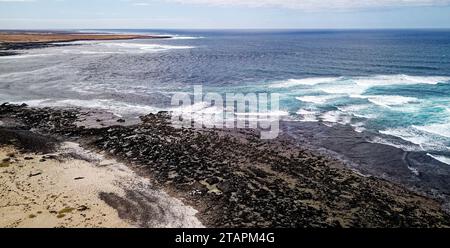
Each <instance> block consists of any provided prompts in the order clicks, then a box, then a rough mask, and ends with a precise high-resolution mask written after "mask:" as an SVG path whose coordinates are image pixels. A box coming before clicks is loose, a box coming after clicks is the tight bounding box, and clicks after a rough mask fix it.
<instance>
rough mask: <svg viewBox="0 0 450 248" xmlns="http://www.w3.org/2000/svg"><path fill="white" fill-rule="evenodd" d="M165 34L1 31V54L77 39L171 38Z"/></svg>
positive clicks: (15, 53) (12, 53)
mask: <svg viewBox="0 0 450 248" xmlns="http://www.w3.org/2000/svg"><path fill="white" fill-rule="evenodd" d="M169 38H172V37H171V36H164V35H128V34H95V33H89V34H83V33H40V32H25V33H24V32H12V31H11V32H1V31H0V56H13V55H18V54H20V53H18V52H15V50H27V49H37V48H46V47H55V46H68V45H70V44H57V43H70V42H75V41H107V40H135V39H169Z"/></svg>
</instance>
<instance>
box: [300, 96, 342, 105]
mask: <svg viewBox="0 0 450 248" xmlns="http://www.w3.org/2000/svg"><path fill="white" fill-rule="evenodd" d="M338 97H339V96H330V95H321V96H301V97H297V98H296V99H297V100H299V101H302V102H310V103H315V104H325V103H327V102H328V101H330V100H332V99H336V98H338Z"/></svg>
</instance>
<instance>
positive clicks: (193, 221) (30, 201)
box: [0, 142, 202, 228]
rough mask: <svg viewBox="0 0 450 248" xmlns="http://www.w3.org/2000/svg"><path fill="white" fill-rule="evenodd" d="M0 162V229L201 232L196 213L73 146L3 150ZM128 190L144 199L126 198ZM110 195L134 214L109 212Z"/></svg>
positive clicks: (118, 165)
mask: <svg viewBox="0 0 450 248" xmlns="http://www.w3.org/2000/svg"><path fill="white" fill-rule="evenodd" d="M0 159H1V164H0V185H1V186H2V190H1V192H0V227H15V228H17V227H18V228H29V227H32V228H36V227H38V228H59V227H64V228H71V227H77V228H79V227H81V228H86V227H89V228H92V227H95V228H105V227H108V228H133V227H169V228H170V227H202V224H201V223H200V222H199V221H198V220H197V218H196V217H195V214H196V211H195V210H194V209H192V208H190V207H187V206H185V205H184V204H182V203H181V202H180V201H179V200H177V199H174V198H172V197H170V196H169V195H167V194H165V193H164V192H162V191H159V190H157V189H154V188H153V186H152V185H151V183H150V181H149V180H148V179H146V178H142V177H140V176H138V175H136V174H135V173H134V172H132V171H131V170H130V169H129V168H127V167H126V166H125V165H124V164H122V163H119V162H117V161H116V160H114V159H106V158H104V157H103V156H102V155H100V154H97V153H92V152H88V151H86V150H84V149H82V148H81V147H80V146H79V145H78V144H76V143H71V142H66V143H63V144H61V146H60V147H59V148H58V149H57V150H56V151H55V152H53V153H42V152H37V153H36V152H24V151H21V150H19V149H18V148H17V147H14V146H2V147H1V148H0ZM128 191H133V192H135V193H138V194H141V196H142V197H148V198H142V199H139V200H136V201H134V200H133V199H128V198H127V196H126V195H127V192H128ZM109 196H114V197H115V199H117V200H121V201H123V204H122V205H121V206H122V207H123V206H132V205H133V206H132V209H122V210H121V211H120V210H118V209H115V208H113V207H111V206H110V205H108V204H107V203H106V201H105V199H109ZM110 203H113V200H110ZM160 209H162V210H160ZM144 212H145V214H142V215H139V213H144ZM130 215H133V217H132V218H131V217H130V218H128V217H129V216H130Z"/></svg>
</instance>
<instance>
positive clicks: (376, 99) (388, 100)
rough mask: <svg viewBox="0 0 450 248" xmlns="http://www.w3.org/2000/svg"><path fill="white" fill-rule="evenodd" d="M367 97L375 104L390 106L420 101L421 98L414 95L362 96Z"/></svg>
mask: <svg viewBox="0 0 450 248" xmlns="http://www.w3.org/2000/svg"><path fill="white" fill-rule="evenodd" d="M364 97H366V98H367V100H368V101H369V102H371V103H373V104H375V105H378V106H382V107H386V108H390V107H392V106H399V105H403V104H407V103H418V102H420V101H419V99H417V98H414V97H404V96H386V95H384V96H362V98H364Z"/></svg>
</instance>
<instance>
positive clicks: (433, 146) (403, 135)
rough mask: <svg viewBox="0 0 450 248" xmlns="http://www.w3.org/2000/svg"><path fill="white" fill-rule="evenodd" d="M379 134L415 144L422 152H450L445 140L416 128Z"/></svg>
mask: <svg viewBox="0 0 450 248" xmlns="http://www.w3.org/2000/svg"><path fill="white" fill-rule="evenodd" d="M379 132H380V133H381V134H385V135H390V136H395V137H398V138H400V139H402V140H405V141H408V142H410V143H413V144H415V145H417V146H419V147H420V148H421V149H422V150H434V151H449V148H448V147H447V146H445V145H444V143H445V141H444V140H443V139H445V138H443V139H439V138H437V137H432V136H430V134H429V133H427V132H424V131H422V130H420V129H417V128H416V127H407V128H391V129H387V130H383V131H379Z"/></svg>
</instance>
